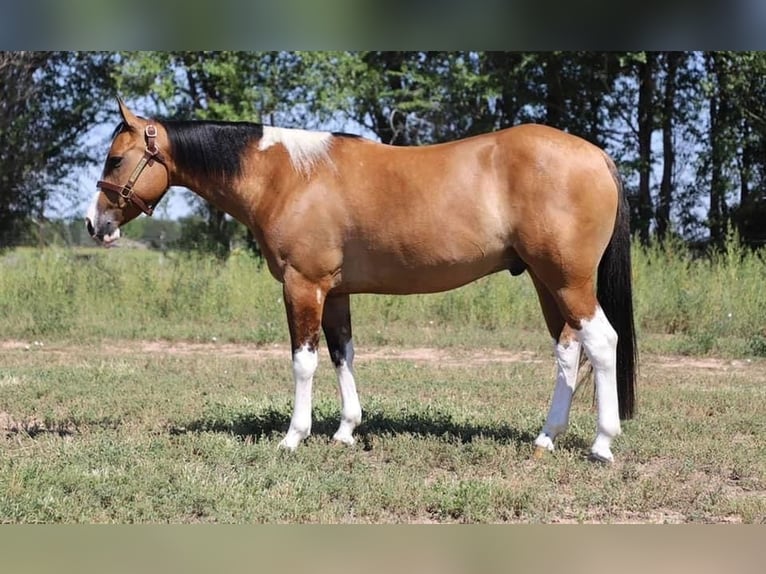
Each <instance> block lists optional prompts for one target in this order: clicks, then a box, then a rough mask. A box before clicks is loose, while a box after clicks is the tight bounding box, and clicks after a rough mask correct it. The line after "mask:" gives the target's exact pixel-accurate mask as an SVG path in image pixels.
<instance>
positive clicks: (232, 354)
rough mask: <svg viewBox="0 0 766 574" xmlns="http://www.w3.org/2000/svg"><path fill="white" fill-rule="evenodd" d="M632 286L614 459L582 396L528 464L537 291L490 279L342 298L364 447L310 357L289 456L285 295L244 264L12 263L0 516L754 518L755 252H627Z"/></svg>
mask: <svg viewBox="0 0 766 574" xmlns="http://www.w3.org/2000/svg"><path fill="white" fill-rule="evenodd" d="M634 278H635V282H634V284H635V304H636V320H637V327H638V330H639V344H640V348H641V351H642V356H641V364H640V366H641V379H640V386H639V408H640V411H639V416H638V418H637V419H635V420H633V421H630V422H628V423H627V424H626V425H625V427H624V430H625V433H624V434H623V435H622V436H621V437H620V438H619V439H618V440H617V441H616V444H615V445H614V452H615V456H616V457H617V462H616V463H615V464H614V465H611V466H603V465H598V464H594V463H591V462H589V461H588V460H587V456H586V453H587V449H588V447H589V445H590V443H591V441H592V440H593V434H594V431H595V415H594V412H593V408H592V387H586V388H585V389H583V391H581V392H580V393H579V394H578V396H577V397H576V401H575V407H574V409H573V414H572V423H571V426H570V430H569V432H568V433H567V434H566V435H565V436H563V437H561V439H560V441H559V442H558V450H557V451H556V452H555V453H554V454H553V455H551V456H549V457H547V458H546V459H543V460H541V461H534V460H531V459H530V454H531V451H532V448H531V444H530V443H531V441H532V440H533V438H534V437H535V436H536V434H537V432H538V431H539V429H540V426H541V425H542V422H543V419H544V416H545V412H546V409H547V406H548V403H549V400H550V394H551V392H552V388H553V376H554V371H553V364H552V357H551V353H550V341H549V338H548V336H547V333H546V331H545V329H544V326H543V321H542V317H541V314H540V311H539V309H538V305H537V301H536V299H535V296H534V291H533V289H532V286H531V283H530V281H529V279H528V278H527V277H520V278H511V277H510V276H508V274H499V275H496V276H492V277H488V278H485V279H482V280H481V281H478V282H476V283H474V284H472V285H470V286H467V287H465V288H462V289H459V290H456V291H453V292H450V293H444V294H436V295H428V296H408V297H384V296H357V297H355V298H354V299H353V303H352V307H353V310H352V313H353V316H354V332H355V340H356V344H357V357H358V363H357V377H358V383H359V388H360V395H361V398H362V407H363V410H364V423H363V425H362V426H361V427H360V428H359V429H358V432H357V437H358V444H357V445H355V446H354V447H352V448H343V447H338V446H335V445H333V444H332V443H331V441H330V437H331V436H332V433H333V432H334V431H335V429H336V426H337V422H338V417H339V413H338V411H339V406H338V404H337V391H336V388H335V387H336V383H335V380H334V375H333V372H332V369H331V368H330V365H329V361H328V360H327V358H326V357H325V356H323V358H322V361H321V362H320V369H319V372H318V375H317V377H318V378H317V384H316V391H315V409H314V434H313V435H312V437H310V438H309V439H308V440H307V441H306V443H305V444H304V445H302V446H301V448H299V449H298V451H297V452H295V453H285V452H282V451H279V450H278V449H277V443H278V442H279V440H280V439H281V438H282V436H283V433H284V432H285V431H286V429H287V426H288V424H289V418H290V414H291V403H292V383H291V369H290V363H289V352H288V350H287V349H288V346H287V341H288V339H287V328H286V325H285V319H284V310H283V306H282V302H281V296H282V294H281V287H280V286H279V285H278V284H277V283H276V282H275V281H274V280H273V279H272V278H271V277H270V276H269V275H268V273H267V271H266V270H265V269H263V268H261V267H259V266H258V264H257V262H256V261H254V260H253V259H251V258H250V257H248V256H246V255H244V254H242V253H239V254H236V255H235V256H233V257H231V258H229V259H228V260H227V261H225V262H221V261H217V260H214V259H212V258H207V257H202V256H192V255H181V254H169V256H162V255H159V254H157V253H153V252H145V251H130V250H117V249H115V250H82V251H74V252H72V251H64V250H55V249H50V250H44V251H33V250H17V251H12V252H7V253H5V254H3V255H2V256H0V317H2V321H0V365H2V368H1V369H0V521H1V522H8V523H19V522H24V523H29V522H120V523H123V522H153V523H154V522H469V523H475V522H482V523H484V522H557V521H564V522H578V521H579V522H622V521H630V522H663V521H668V522H687V521H691V522H720V521H737V522H739V521H742V522H761V523H762V522H764V521H766V502H765V501H766V496H765V495H766V450H765V449H766V447H765V446H764V445H766V422H765V419H764V416H763V412H764V411H763V406H764V404H766V396H765V395H764V391H763V389H764V388H766V387H765V386H764V383H766V360H764V359H762V358H761V357H764V356H766V331H764V327H763V317H764V316H766V313H765V311H766V290H764V289H763V288H762V286H763V285H764V284H766V282H765V281H764V280H766V266H764V264H763V260H762V256H761V254H759V253H751V252H745V251H741V250H739V249H737V248H735V247H734V246H733V244H732V245H730V246H729V249H728V251H726V252H725V253H724V254H722V255H721V256H719V257H717V258H715V259H713V260H703V259H694V258H692V257H690V255H689V254H688V253H687V252H686V251H684V250H683V249H680V248H678V247H671V248H670V249H666V250H659V249H658V248H656V247H652V248H650V249H648V250H639V249H636V250H634ZM163 340H165V341H167V342H166V343H162V344H156V343H152V344H150V343H151V342H156V341H163ZM190 343H191V344H190ZM274 343H277V344H278V347H277V353H276V354H275V353H274V352H273V349H271V346H272V345H273V344H274ZM152 345H153V346H152ZM423 348H431V349H433V350H432V351H429V352H421V353H418V352H415V351H417V350H418V349H421V350H422V349H423ZM408 351H409V352H410V358H407V355H406V354H405V355H404V356H402V353H406V352H408ZM519 351H525V354H524V355H523V356H522V359H523V360H521V361H519V360H511V359H513V357H512V356H511V355H510V353H518V352H519ZM429 353H430V354H429ZM397 354H399V357H398V358H397ZM433 354H435V355H436V356H435V357H433V356H432V355H433ZM669 354H672V355H675V357H673V358H667V355H669ZM678 355H682V356H681V357H678ZM684 355H685V357H684ZM493 356H494V357H495V359H496V360H487V358H488V357H489V358H490V359H491V358H492V357H493ZM516 359H518V357H516Z"/></svg>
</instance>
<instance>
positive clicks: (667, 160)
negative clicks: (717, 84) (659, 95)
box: [657, 52, 682, 241]
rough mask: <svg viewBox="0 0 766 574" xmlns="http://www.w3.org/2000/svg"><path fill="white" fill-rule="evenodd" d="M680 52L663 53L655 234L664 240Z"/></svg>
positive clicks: (670, 189) (670, 190)
mask: <svg viewBox="0 0 766 574" xmlns="http://www.w3.org/2000/svg"><path fill="white" fill-rule="evenodd" d="M681 57H682V54H681V52H666V53H665V93H664V96H663V103H662V158H663V160H662V181H661V182H660V196H659V201H658V205H657V236H658V237H659V239H660V241H664V240H665V238H666V236H667V234H668V231H669V229H670V206H671V205H672V203H673V166H674V163H675V150H674V149H673V116H674V113H675V97H676V75H677V74H678V64H679V62H680V60H681Z"/></svg>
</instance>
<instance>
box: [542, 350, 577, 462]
mask: <svg viewBox="0 0 766 574" xmlns="http://www.w3.org/2000/svg"><path fill="white" fill-rule="evenodd" d="M580 348H581V346H580V342H579V341H569V342H568V343H566V344H564V345H562V344H560V343H555V342H554V351H555V354H556V365H557V373H556V386H555V388H554V389H553V399H551V406H550V409H549V410H548V418H547V419H546V421H545V425H544V426H543V430H542V431H541V432H540V434H539V435H538V437H537V438H536V439H535V444H536V445H537V446H539V447H543V448H545V449H547V450H553V441H554V439H555V438H556V437H557V436H558V435H560V434H561V433H563V432H564V431H565V430H566V428H567V426H568V425H569V409H570V408H571V406H572V396H573V395H574V392H575V387H576V385H577V371H578V367H579V366H580Z"/></svg>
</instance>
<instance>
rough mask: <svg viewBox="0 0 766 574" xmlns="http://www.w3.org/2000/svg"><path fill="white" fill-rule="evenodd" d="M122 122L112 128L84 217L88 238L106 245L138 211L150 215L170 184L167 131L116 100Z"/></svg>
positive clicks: (138, 213)
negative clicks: (110, 137)
mask: <svg viewBox="0 0 766 574" xmlns="http://www.w3.org/2000/svg"><path fill="white" fill-rule="evenodd" d="M119 106H120V115H122V123H120V125H119V126H118V127H117V129H116V130H115V135H114V137H113V139H112V145H111V147H110V148H109V153H108V154H107V156H106V162H105V163H104V170H103V172H102V174H101V180H100V181H99V182H98V184H97V187H98V189H99V190H100V191H97V192H96V196H95V197H94V198H93V203H92V204H91V206H90V208H89V209H88V213H87V215H86V217H85V225H86V227H87V229H88V233H89V234H90V236H91V237H93V238H94V239H96V240H97V241H99V242H101V243H103V244H105V245H108V244H110V243H112V242H113V241H114V240H115V239H117V238H118V237H119V236H120V229H119V228H120V226H121V225H123V224H125V223H127V222H128V221H130V220H132V219H134V218H135V217H137V216H138V215H140V214H141V213H142V212H143V213H145V214H147V215H151V214H152V212H153V211H154V207H155V206H156V205H157V203H158V202H159V201H160V199H162V196H163V195H164V194H165V192H166V191H167V190H168V187H169V186H170V173H169V168H168V163H167V161H168V156H167V155H166V152H165V150H167V148H168V139H167V133H166V132H165V130H164V128H163V127H162V126H161V125H159V124H157V123H156V122H152V121H151V120H146V119H144V118H140V117H138V116H136V115H135V114H133V113H132V112H131V111H130V110H129V109H128V108H127V107H126V106H125V104H124V103H123V102H122V101H121V100H120V101H119Z"/></svg>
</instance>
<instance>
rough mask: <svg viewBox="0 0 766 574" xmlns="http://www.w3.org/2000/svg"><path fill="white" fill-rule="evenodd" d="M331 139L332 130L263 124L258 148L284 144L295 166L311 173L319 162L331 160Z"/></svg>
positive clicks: (301, 171)
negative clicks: (316, 130) (311, 129)
mask: <svg viewBox="0 0 766 574" xmlns="http://www.w3.org/2000/svg"><path fill="white" fill-rule="evenodd" d="M331 141H332V134H331V133H330V132H312V131H308V130H296V129H290V128H275V127H273V126H263V136H262V137H261V139H260V141H259V142H258V149H259V150H261V151H263V150H265V149H268V148H270V147H271V146H273V145H275V144H282V145H283V146H284V147H285V149H286V150H287V153H288V154H289V155H290V161H291V162H292V163H293V166H294V167H295V168H296V169H297V170H298V171H299V172H300V173H302V174H304V175H309V174H310V173H311V170H312V169H313V168H314V167H315V166H316V165H317V164H318V163H319V162H321V161H327V160H329V158H330V143H331Z"/></svg>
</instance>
